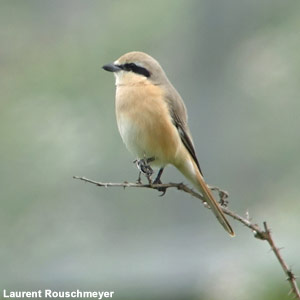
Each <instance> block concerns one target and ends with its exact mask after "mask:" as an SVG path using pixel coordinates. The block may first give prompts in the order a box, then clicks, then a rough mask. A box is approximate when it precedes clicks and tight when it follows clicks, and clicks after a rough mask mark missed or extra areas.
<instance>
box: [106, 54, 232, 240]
mask: <svg viewBox="0 0 300 300" xmlns="http://www.w3.org/2000/svg"><path fill="white" fill-rule="evenodd" d="M102 68H103V69H104V70H105V71H108V72H113V73H114V76H115V85H116V95H115V113H116V119H117V125H118V129H119V132H120V135H121V137H122V140H123V142H124V144H125V145H126V147H127V149H128V150H129V151H130V152H131V153H132V154H133V155H135V156H136V158H137V160H136V161H137V162H138V166H139V168H140V170H141V171H143V172H144V173H146V175H148V177H149V176H150V175H152V168H151V166H153V167H159V172H158V175H157V177H156V179H155V181H154V183H161V180H160V178H161V175H162V172H163V170H164V168H165V167H166V166H167V165H173V166H175V168H177V169H178V170H179V171H180V172H181V173H182V174H183V176H184V177H185V178H186V179H187V180H188V181H189V182H191V183H192V185H193V186H194V187H195V188H196V189H197V190H198V191H199V192H200V193H201V194H202V196H203V198H204V200H205V202H206V203H207V204H208V205H209V207H210V208H211V210H212V212H213V213H214V215H215V216H216V218H217V219H218V221H219V222H220V223H221V225H222V226H223V227H224V229H225V230H226V231H227V232H228V233H229V234H230V235H231V236H234V235H235V234H234V231H233V229H232V227H231V225H230V224H229V222H228V221H227V219H226V217H225V215H224V213H223V211H222V209H221V207H220V205H219V204H218V202H217V201H216V200H215V198H214V196H213V194H212V192H211V190H210V188H209V187H208V185H207V184H206V182H205V180H204V178H203V173H202V171H201V168H200V164H199V161H198V159H197V156H196V152H195V147H194V142H193V139H192V135H191V132H190V129H189V127H188V116H187V109H186V106H185V104H184V102H183V100H182V98H181V96H180V95H179V93H178V92H177V90H176V89H175V88H174V86H173V85H172V84H171V82H170V81H169V79H168V77H167V75H166V73H165V72H164V70H163V68H162V67H161V65H160V64H159V62H158V61H157V60H156V59H154V58H153V57H152V56H150V55H149V54H146V53H144V52H140V51H132V52H128V53H126V54H124V55H122V56H121V57H119V58H118V59H117V60H116V61H114V62H113V63H109V64H106V65H104V66H103V67H102ZM148 166H150V168H149V167H148ZM149 170H150V171H149Z"/></svg>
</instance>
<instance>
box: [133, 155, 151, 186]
mask: <svg viewBox="0 0 300 300" xmlns="http://www.w3.org/2000/svg"><path fill="white" fill-rule="evenodd" d="M153 160H154V157H151V158H147V159H146V158H143V159H136V160H135V161H134V163H136V166H137V168H138V169H139V171H140V172H139V178H138V182H139V183H140V182H141V173H143V174H144V175H145V176H146V177H147V179H148V181H149V184H152V180H151V176H152V174H153V170H152V168H151V167H150V165H149V162H151V161H153Z"/></svg>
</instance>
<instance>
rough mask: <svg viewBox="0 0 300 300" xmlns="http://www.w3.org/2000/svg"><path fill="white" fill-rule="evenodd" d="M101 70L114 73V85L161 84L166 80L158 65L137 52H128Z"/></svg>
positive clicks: (145, 55) (146, 55) (149, 57)
mask: <svg viewBox="0 0 300 300" xmlns="http://www.w3.org/2000/svg"><path fill="white" fill-rule="evenodd" d="M102 68H103V69H104V70H105V71H109V72H113V73H114V75H115V77H116V85H134V84H138V83H152V84H162V83H164V82H165V81H166V80H167V78H166V75H165V73H164V71H163V69H162V67H161V66H160V64H159V63H158V62H157V61H156V60H155V59H154V58H153V57H151V56H150V55H148V54H146V53H143V52H138V51H133V52H128V53H126V54H124V55H122V56H121V57H120V58H118V59H117V60H116V61H115V62H114V63H112V64H107V65H104V66H103V67H102Z"/></svg>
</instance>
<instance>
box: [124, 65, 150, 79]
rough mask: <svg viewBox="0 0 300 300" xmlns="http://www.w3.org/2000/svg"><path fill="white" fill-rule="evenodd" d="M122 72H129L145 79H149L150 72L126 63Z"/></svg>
mask: <svg viewBox="0 0 300 300" xmlns="http://www.w3.org/2000/svg"><path fill="white" fill-rule="evenodd" d="M123 70H125V71H128V72H129V71H131V72H133V73H136V74H139V75H143V76H145V77H150V75H151V74H150V72H149V71H148V70H147V69H146V68H143V67H140V66H137V65H136V64H135V63H127V64H124V65H123Z"/></svg>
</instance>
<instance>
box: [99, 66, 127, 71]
mask: <svg viewBox="0 0 300 300" xmlns="http://www.w3.org/2000/svg"><path fill="white" fill-rule="evenodd" d="M102 69H104V70H105V71H108V72H118V71H120V70H122V69H121V68H120V67H119V66H117V65H115V64H107V65H104V66H103V67H102Z"/></svg>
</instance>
